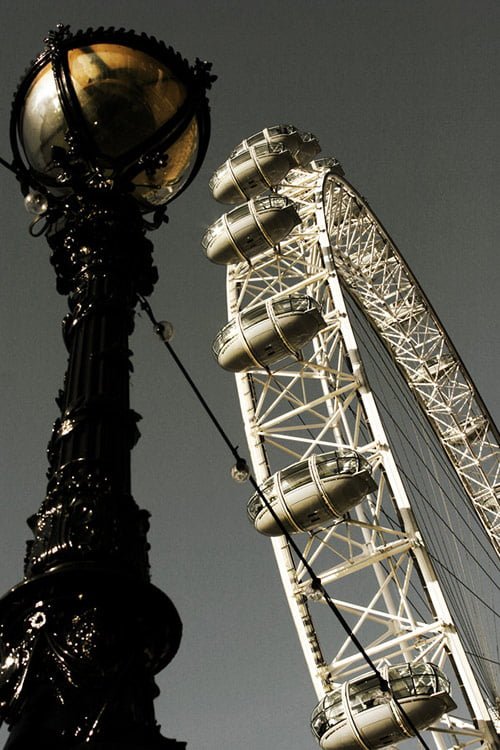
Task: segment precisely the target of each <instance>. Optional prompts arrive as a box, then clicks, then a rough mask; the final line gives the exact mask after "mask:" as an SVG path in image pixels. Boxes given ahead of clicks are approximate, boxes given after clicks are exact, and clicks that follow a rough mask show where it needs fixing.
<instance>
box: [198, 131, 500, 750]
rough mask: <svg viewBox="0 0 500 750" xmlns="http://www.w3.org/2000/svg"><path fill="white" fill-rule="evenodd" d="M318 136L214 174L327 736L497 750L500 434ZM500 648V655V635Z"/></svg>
mask: <svg viewBox="0 0 500 750" xmlns="http://www.w3.org/2000/svg"><path fill="white" fill-rule="evenodd" d="M319 150H320V149H319V144H318V142H317V140H316V139H315V137H314V136H312V135H311V134H308V133H302V132H300V131H298V130H297V129H296V128H294V127H291V126H276V127H273V128H266V129H264V130H263V131H261V132H259V133H257V134H255V135H254V136H252V137H250V138H248V139H246V140H244V141H243V142H242V143H241V144H240V145H239V146H238V147H237V148H236V149H235V150H234V151H233V152H232V153H231V155H230V157H229V159H228V160H227V161H226V162H225V163H224V164H223V165H222V166H221V167H220V168H219V169H218V170H217V171H216V172H215V174H214V176H213V178H212V180H211V184H210V186H211V189H212V192H213V195H214V197H215V198H216V199H217V200H219V201H220V202H225V203H229V204H238V205H237V207H236V208H234V207H233V208H232V209H230V210H229V211H228V212H227V213H226V214H224V216H223V217H221V218H220V219H219V220H217V221H216V222H214V224H212V225H211V226H210V227H209V228H208V230H207V231H206V233H205V235H204V237H203V240H202V245H203V248H204V251H205V253H206V255H207V257H208V258H209V259H210V260H212V261H214V262H216V263H221V264H223V265H225V266H227V304H228V322H227V323H226V324H225V325H224V326H222V328H221V329H220V331H219V334H218V335H217V336H216V339H215V342H214V347H213V348H214V354H215V356H216V358H217V361H218V362H219V364H220V365H221V367H222V368H224V369H226V370H229V371H231V372H234V373H235V378H236V385H237V392H238V397H239V402H240V407H241V413H242V417H243V422H244V427H245V432H246V437H247V442H248V450H249V454H250V457H251V463H252V468H253V476H254V477H255V481H256V483H257V484H258V489H257V491H256V492H254V493H253V494H251V493H250V494H249V498H248V507H247V513H248V516H249V520H250V522H251V523H252V524H253V525H254V527H255V529H256V531H257V532H259V533H261V534H265V535H267V536H269V537H270V539H271V543H272V546H273V549H274V554H275V557H276V562H277V566H278V571H279V575H280V577H281V581H282V584H283V589H284V593H285V597H286V599H287V601H288V604H289V607H290V611H291V615H292V618H293V621H294V623H295V627H296V629H297V634H298V639H299V642H300V645H301V648H302V651H303V654H304V657H305V661H306V664H307V667H308V669H309V672H310V676H311V680H312V683H313V686H314V689H315V691H316V696H317V703H316V706H313V705H311V710H312V716H311V729H312V732H313V735H314V736H315V737H316V739H317V741H318V742H319V745H320V747H321V748H322V750H336V749H337V748H341V747H342V748H345V747H347V748H353V749H354V748H364V750H368V749H369V748H379V747H385V746H389V745H393V744H397V743H399V742H400V741H403V740H405V739H408V738H410V737H417V739H418V740H420V742H421V744H422V745H423V746H426V747H429V746H433V747H436V748H438V750H444V748H448V747H454V748H465V747H467V748H479V747H483V748H493V747H497V746H498V739H497V729H498V713H497V711H498V695H499V685H498V645H495V643H494V640H492V638H491V633H492V632H495V628H496V627H497V618H498V614H497V613H498V604H495V601H496V602H497V603H498V577H496V578H495V570H496V567H495V566H496V565H497V554H498V550H499V548H500V504H499V500H498V494H499V490H500V480H499V462H498V458H499V449H498V445H499V434H498V431H497V429H496V427H495V425H494V424H493V422H492V420H491V417H490V415H489V412H488V409H487V407H486V406H485V404H484V403H483V401H482V399H481V398H480V396H479V394H478V393H477V389H476V388H475V386H474V383H473V381H472V379H471V378H470V376H469V374H468V372H467V369H466V367H465V366H464V364H463V363H462V361H461V359H460V357H459V355H458V353H457V351H456V349H455V348H454V346H453V344H452V342H451V341H450V339H449V337H448V335H447V333H446V331H445V329H444V327H443V326H442V324H441V323H440V321H439V318H438V316H437V314H436V312H435V311H434V309H433V307H432V306H431V304H430V303H429V301H428V300H427V298H426V296H425V294H424V292H423V290H422V289H421V288H420V286H419V284H418V282H417V280H416V279H415V277H414V276H413V274H412V272H411V271H410V269H409V268H408V266H407V264H406V262H405V261H404V258H403V256H402V255H401V253H400V252H399V251H398V249H397V248H396V246H395V244H394V242H393V241H392V240H391V238H390V236H389V234H388V233H387V232H386V230H385V229H384V227H383V225H382V224H381V222H380V221H379V220H378V218H377V217H376V216H375V214H374V213H373V212H372V211H371V209H370V207H369V205H368V203H367V201H366V200H365V199H364V198H363V197H362V196H361V195H360V193H359V192H358V191H357V190H356V189H355V188H354V187H353V186H352V185H351V184H350V183H349V182H348V181H347V179H346V178H345V175H344V172H343V170H342V167H341V165H340V164H339V162H338V161H337V160H336V159H334V158H327V159H318V158H317V157H318V154H319ZM495 649H496V650H495Z"/></svg>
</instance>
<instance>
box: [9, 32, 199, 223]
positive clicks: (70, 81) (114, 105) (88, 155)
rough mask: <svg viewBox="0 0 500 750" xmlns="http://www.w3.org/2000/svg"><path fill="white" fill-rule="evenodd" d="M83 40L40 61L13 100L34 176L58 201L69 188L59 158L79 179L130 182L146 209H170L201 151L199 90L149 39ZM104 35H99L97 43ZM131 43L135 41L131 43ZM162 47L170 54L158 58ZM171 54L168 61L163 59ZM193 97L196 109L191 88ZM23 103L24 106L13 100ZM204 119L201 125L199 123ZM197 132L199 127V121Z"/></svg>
mask: <svg viewBox="0 0 500 750" xmlns="http://www.w3.org/2000/svg"><path fill="white" fill-rule="evenodd" d="M94 36H95V40H92V36H90V40H91V42H90V43H87V42H86V41H84V37H85V35H83V36H81V38H80V39H79V38H78V37H76V38H74V39H73V43H72V40H71V39H70V40H69V42H68V40H66V41H65V42H64V43H63V44H62V49H61V50H58V51H57V57H56V58H55V59H56V61H57V60H62V62H60V63H59V65H57V64H56V65H55V64H54V56H53V55H51V54H50V53H49V52H46V53H44V54H43V55H42V56H41V57H40V58H39V60H38V61H37V63H35V66H34V68H33V69H32V70H31V72H30V73H29V74H28V76H27V79H26V81H25V84H24V87H23V86H21V90H20V92H18V107H17V109H18V113H17V139H18V141H19V144H20V146H21V149H22V152H23V153H24V159H23V161H25V162H26V163H27V164H28V167H29V170H30V173H31V175H32V176H34V178H35V179H36V181H38V183H39V184H41V185H43V186H44V187H45V188H46V189H47V190H48V191H49V192H51V193H52V194H54V195H56V196H57V195H62V194H64V193H65V192H67V191H68V187H69V189H70V190H71V184H69V183H71V180H70V179H68V175H67V170H65V168H64V166H62V165H61V160H60V159H57V158H55V154H63V153H65V154H67V155H68V156H69V159H70V160H73V163H75V162H78V163H79V165H80V166H79V170H80V176H81V175H82V171H83V173H85V178H86V179H88V180H89V181H90V179H91V178H92V176H94V177H95V175H96V174H98V175H99V177H100V178H101V179H104V181H105V182H107V183H108V185H109V186H110V187H111V186H113V185H114V184H120V182H121V183H122V184H125V183H126V184H127V185H128V188H127V189H128V190H131V191H132V194H133V195H134V197H135V198H136V199H137V200H138V201H139V203H141V204H142V205H143V207H144V208H145V209H146V210H147V208H148V207H150V208H154V207H156V206H160V205H162V204H164V203H167V202H168V201H169V200H171V199H172V198H173V197H174V196H175V195H176V194H177V193H178V192H179V191H180V190H181V189H182V188H183V187H184V186H185V185H186V183H187V181H188V180H189V178H190V176H191V174H192V172H193V169H194V168H195V164H196V162H197V156H198V151H199V146H200V123H201V119H203V117H207V116H208V115H207V112H208V109H207V107H205V110H206V112H205V113H202V115H200V109H203V106H202V107H200V106H199V104H200V102H202V99H201V98H200V96H199V91H200V86H199V84H198V85H196V84H195V82H194V81H195V78H194V76H193V74H192V70H191V68H189V67H188V65H187V63H185V61H183V60H181V58H180V57H179V56H178V55H176V54H175V53H173V51H172V50H170V49H167V48H165V47H163V46H161V45H159V43H157V42H155V40H149V41H150V42H151V44H150V47H151V50H150V49H149V48H148V44H147V42H148V40H147V38H145V37H135V36H134V35H133V34H128V35H126V38H124V41H125V42H126V43H122V40H121V38H120V35H119V34H118V35H117V36H118V39H117V40H116V41H115V39H114V38H113V35H112V33H109V32H108V33H107V34H104V40H103V41H100V40H99V32H96V33H95V34H94ZM102 36H103V35H102V34H101V37H102ZM134 42H136V43H134ZM158 49H159V50H160V52H166V53H167V54H163V55H162V54H159V55H158V56H157V55H156V54H155V53H156V52H157V51H158ZM169 55H170V57H171V60H169ZM196 87H197V88H198V92H197V93H198V99H197V102H196V103H194V104H193V103H192V99H193V91H192V89H193V88H196ZM19 100H20V101H19ZM200 117H201V119H200ZM201 124H202V123H201Z"/></svg>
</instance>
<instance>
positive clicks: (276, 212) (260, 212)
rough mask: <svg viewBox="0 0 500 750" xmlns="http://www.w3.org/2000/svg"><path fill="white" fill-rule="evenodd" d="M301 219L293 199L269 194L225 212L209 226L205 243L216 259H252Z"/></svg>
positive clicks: (207, 254)
mask: <svg viewBox="0 0 500 750" xmlns="http://www.w3.org/2000/svg"><path fill="white" fill-rule="evenodd" d="M300 221H301V219H300V216H299V215H298V213H297V210H296V208H295V206H294V204H293V202H292V201H290V200H288V198H284V197H282V196H281V195H269V196H267V197H265V198H257V199H256V200H251V201H249V202H248V203H244V204H243V205H242V206H238V208H234V209H233V210H232V211H229V213H227V214H224V216H221V218H220V219H219V220H218V221H216V222H214V223H213V224H212V225H211V226H209V227H208V229H207V231H206V232H205V234H204V235H203V239H202V241H201V244H202V247H203V249H204V251H205V253H206V256H207V258H208V259H209V260H211V261H213V262H214V263H221V264H224V265H229V264H230V263H238V262H240V261H245V260H246V261H248V260H250V259H251V258H254V257H255V256H257V255H259V254H260V253H262V252H264V251H265V250H269V248H271V247H274V245H277V244H278V242H281V240H283V239H284V238H285V237H286V236H287V235H288V234H289V233H290V232H291V231H292V229H293V228H294V227H295V226H297V224H300Z"/></svg>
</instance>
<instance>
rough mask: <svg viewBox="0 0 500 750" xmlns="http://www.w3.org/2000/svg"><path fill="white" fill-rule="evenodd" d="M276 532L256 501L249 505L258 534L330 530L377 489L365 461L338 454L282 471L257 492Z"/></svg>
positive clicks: (342, 452) (254, 497) (353, 455)
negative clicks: (325, 528)
mask: <svg viewBox="0 0 500 750" xmlns="http://www.w3.org/2000/svg"><path fill="white" fill-rule="evenodd" d="M260 489H261V492H262V494H263V495H264V497H265V498H266V500H267V501H268V502H269V505H270V506H271V508H272V510H273V511H274V513H275V514H276V516H277V517H278V519H279V520H280V521H281V523H282V525H283V527H284V528H281V527H280V525H279V523H278V522H277V520H276V518H275V517H274V516H273V514H272V512H271V511H270V509H269V508H268V507H267V505H266V504H265V503H264V501H263V499H262V497H261V495H260V494H259V493H255V494H254V495H252V497H251V498H250V500H249V502H248V506H247V513H248V517H249V519H250V521H251V522H252V523H253V525H254V526H255V528H256V529H257V531H260V533H261V534H266V535H267V536H279V535H280V534H283V531H284V530H286V531H288V532H290V533H292V534H293V533H296V532H299V531H308V530H310V529H314V528H317V527H318V526H324V525H327V524H330V523H331V522H332V519H338V518H341V517H342V516H343V515H344V514H345V513H347V511H348V510H350V509H351V508H353V507H354V506H355V505H357V504H358V503H360V502H361V501H362V500H363V498H364V497H366V495H368V494H369V493H370V492H373V491H374V490H375V489H376V484H375V482H374V481H373V479H372V473H371V467H370V464H369V463H368V461H367V460H366V459H365V458H363V457H362V456H360V455H359V453H357V452H356V451H354V450H350V449H343V450H338V451H333V452H330V453H322V454H320V455H313V456H310V457H309V458H308V459H306V460H304V461H299V462H298V463H296V464H292V465H291V466H287V467H286V469H282V470H281V471H278V472H277V473H276V474H273V476H271V477H269V479H267V480H266V481H265V482H264V483H263V485H262V487H261V488H260Z"/></svg>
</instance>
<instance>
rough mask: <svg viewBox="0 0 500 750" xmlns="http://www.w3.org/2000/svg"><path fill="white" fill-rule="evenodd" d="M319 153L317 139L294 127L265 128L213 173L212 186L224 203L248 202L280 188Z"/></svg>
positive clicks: (210, 183) (245, 142)
mask: <svg viewBox="0 0 500 750" xmlns="http://www.w3.org/2000/svg"><path fill="white" fill-rule="evenodd" d="M319 151H320V146H319V143H318V141H317V139H316V138H315V137H314V136H313V135H312V134H310V133H301V132H300V131H299V130H297V128H295V127H293V126H291V125H277V126H275V127H273V128H265V129H264V130H261V131H260V132H259V133H256V134H255V135H253V136H251V137H250V138H248V139H247V140H245V141H242V142H241V143H240V144H239V145H238V146H237V147H236V148H235V149H234V150H233V151H232V153H231V155H230V157H229V159H228V160H227V161H226V162H224V164H222V165H221V166H220V167H219V168H218V169H217V170H216V171H215V173H214V174H213V176H212V178H211V180H210V182H209V187H210V189H211V191H212V194H213V196H214V198H215V199H216V200H217V201H220V202H221V203H238V202H239V201H241V200H242V199H244V200H245V199H246V200H248V199H249V198H252V197H254V196H256V195H259V194H260V193H263V192H265V191H267V190H268V189H269V188H271V187H273V186H275V185H277V184H278V183H279V182H281V180H283V179H284V177H285V176H286V175H287V173H288V172H289V171H290V169H292V168H293V167H297V166H306V165H307V164H308V163H309V162H310V161H311V159H313V158H314V157H315V155H316V154H317V153H319Z"/></svg>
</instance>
